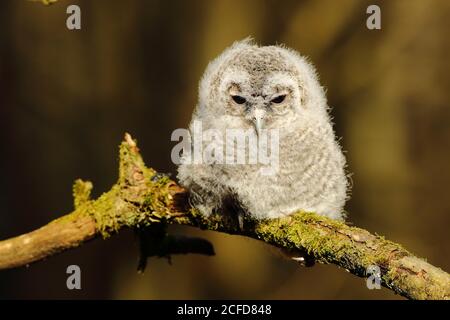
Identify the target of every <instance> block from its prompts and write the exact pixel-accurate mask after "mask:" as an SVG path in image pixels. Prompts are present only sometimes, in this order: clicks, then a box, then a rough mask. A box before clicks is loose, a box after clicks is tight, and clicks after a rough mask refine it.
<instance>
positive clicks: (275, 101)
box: [270, 94, 286, 103]
mask: <svg viewBox="0 0 450 320" xmlns="http://www.w3.org/2000/svg"><path fill="white" fill-rule="evenodd" d="M285 98H286V95H285V94H283V95H281V96H278V97H275V98H273V99H272V100H271V101H270V102H272V103H282V102H283V101H284V99H285Z"/></svg>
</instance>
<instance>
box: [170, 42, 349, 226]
mask: <svg viewBox="0 0 450 320" xmlns="http://www.w3.org/2000/svg"><path fill="white" fill-rule="evenodd" d="M328 109H329V108H328V105H327V101H326V97H325V93H324V90H323V88H322V87H321V85H320V84H319V81H318V79H317V75H316V71H315V69H314V67H313V66H312V65H311V64H310V63H309V62H308V61H307V60H306V59H305V58H304V57H302V56H300V55H299V54H298V53H297V52H295V51H293V50H291V49H287V48H283V47H279V46H266V47H259V46H257V45H255V44H253V43H252V42H251V41H250V40H244V41H241V42H236V43H234V44H233V45H232V46H231V47H230V48H228V49H226V50H225V51H224V52H223V53H222V54H221V55H220V56H219V57H217V58H216V59H215V60H213V61H212V62H211V63H210V64H209V65H208V67H207V69H206V71H205V74H204V75H203V78H202V80H201V82H200V86H199V102H198V105H197V107H196V109H195V111H194V113H193V116H192V122H191V130H192V124H193V123H194V121H200V122H201V123H202V126H203V130H205V129H214V130H217V131H218V132H220V133H224V135H225V131H226V130H227V129H231V128H233V129H239V128H241V129H245V130H253V132H255V133H256V134H258V137H259V135H261V132H263V131H261V130H272V129H274V130H278V131H277V132H279V159H278V165H279V168H278V170H277V171H276V172H275V173H274V174H272V175H262V174H261V170H260V168H261V165H260V164H237V165H228V164H223V163H212V164H211V163H210V164H206V163H203V164H182V165H180V166H179V168H178V179H179V181H180V183H181V184H182V185H183V186H184V187H186V188H188V189H189V190H190V192H191V195H192V202H193V204H194V205H195V206H196V207H197V208H198V209H199V210H200V211H201V212H202V213H203V214H205V215H209V214H210V213H212V212H213V211H215V210H217V211H218V212H220V211H221V210H223V207H224V206H225V205H226V203H225V202H227V201H229V200H230V199H231V200H232V202H234V203H235V204H238V207H239V208H240V211H241V212H243V213H245V214H249V215H252V216H253V217H256V218H277V217H280V216H284V215H288V214H291V213H294V212H297V211H299V210H304V211H310V212H316V213H318V214H321V215H325V216H328V217H331V218H334V219H340V220H341V219H344V211H343V207H344V204H345V201H346V199H347V196H348V181H347V176H346V172H345V166H346V162H345V158H344V156H343V154H342V151H341V148H340V146H339V145H338V143H337V142H336V138H335V134H334V131H333V128H332V123H331V120H330V117H329V115H328ZM259 139H262V138H261V137H260V138H259ZM258 141H259V140H258ZM202 143H206V142H202ZM258 146H259V145H258ZM238 211H239V210H238Z"/></svg>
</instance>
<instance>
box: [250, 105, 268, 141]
mask: <svg viewBox="0 0 450 320" xmlns="http://www.w3.org/2000/svg"><path fill="white" fill-rule="evenodd" d="M264 113H265V112H264V111H263V110H259V109H257V110H255V111H254V113H253V125H254V126H255V131H256V135H257V136H258V137H259V136H260V134H261V130H262V128H263V126H264Z"/></svg>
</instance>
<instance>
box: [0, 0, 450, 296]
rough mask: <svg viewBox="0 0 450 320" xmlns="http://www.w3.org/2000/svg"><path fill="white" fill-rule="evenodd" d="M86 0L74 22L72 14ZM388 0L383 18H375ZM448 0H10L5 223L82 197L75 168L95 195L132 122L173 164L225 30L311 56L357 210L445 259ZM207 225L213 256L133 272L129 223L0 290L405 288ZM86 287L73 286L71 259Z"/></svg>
mask: <svg viewBox="0 0 450 320" xmlns="http://www.w3.org/2000/svg"><path fill="white" fill-rule="evenodd" d="M70 4H78V5H79V6H80V7H81V12H82V29H81V30H80V31H69V30H68V29H67V28H66V18H67V14H66V8H67V6H68V5H70ZM370 4H378V5H380V7H381V11H382V30H380V31H376V30H373V31H370V30H368V29H367V28H366V18H367V16H368V15H367V14H366V8H367V6H368V5H370ZM449 18H450V2H449V1H446V0H433V1H422V0H414V1H410V0H395V1H385V2H380V1H360V0H345V1H333V0H324V1H312V0H310V1H298V0H290V1H289V0H288V1H276V0H272V1H267V0H266V1H263V0H252V1H250V0H247V1H238V0H235V1H231V0H215V1H206V0H190V1H163V0H159V1H157V0H149V1H146V0H127V1H107V0H96V1H89V0H86V1H75V0H70V1H68V0H60V1H59V2H57V3H56V4H54V5H52V6H43V5H41V4H40V3H35V2H30V1H26V0H14V1H13V0H6V1H1V2H0V130H1V131H0V137H1V138H0V139H1V142H0V148H1V149H0V154H1V156H0V168H1V179H0V239H5V238H8V237H11V236H15V235H18V234H21V233H24V232H28V231H31V230H32V229H35V228H37V227H39V226H41V225H43V224H45V223H47V222H48V221H50V220H51V219H54V218H56V217H58V216H60V215H62V214H64V213H67V212H70V211H71V210H72V197H71V186H72V183H73V181H74V180H75V179H76V178H83V179H89V180H91V181H93V183H94V196H98V195H100V194H101V193H102V192H104V191H107V190H108V189H109V187H110V186H111V185H112V184H113V183H114V182H115V180H116V177H117V164H118V163H117V158H118V153H117V151H118V150H117V149H118V148H117V146H118V144H119V142H120V141H121V139H122V137H123V134H124V132H125V131H128V132H130V133H132V135H133V136H134V137H136V138H137V139H138V141H139V146H140V148H141V151H142V153H143V156H144V159H145V160H146V163H147V164H148V165H149V166H152V167H154V168H156V169H157V170H159V171H162V172H172V173H174V174H175V172H176V168H175V166H174V165H173V164H172V163H171V161H170V151H171V148H172V147H173V145H174V143H172V142H171V141H170V134H171V132H172V131H173V130H174V129H175V128H180V127H186V126H187V124H188V121H189V118H190V114H191V112H192V110H193V107H194V105H195V103H196V96H197V84H198V81H199V79H200V77H201V75H202V72H203V70H204V68H205V67H206V65H207V63H208V61H209V60H211V59H212V58H214V57H215V56H216V55H218V54H219V53H220V52H221V51H222V50H223V49H224V48H225V47H227V46H229V45H230V44H231V43H232V42H233V41H235V40H239V39H243V38H245V37H247V36H249V35H250V36H253V37H254V38H255V40H256V41H257V42H258V43H260V44H275V43H284V44H286V45H287V46H289V47H292V48H294V49H296V50H298V51H300V52H301V53H303V54H305V55H307V56H309V57H310V58H311V61H312V62H313V63H314V64H315V65H316V66H317V69H318V72H319V74H320V76H321V82H322V84H323V85H324V86H325V87H326V88H327V91H328V98H329V103H330V105H331V106H332V107H333V110H332V113H333V117H334V119H335V122H336V131H337V133H338V135H339V136H342V137H343V139H342V143H343V145H344V148H345V149H346V150H347V157H348V161H349V168H350V170H351V171H352V172H353V173H354V174H353V181H354V187H353V195H352V199H351V201H349V203H348V205H347V210H348V211H349V221H350V222H351V223H353V224H355V225H357V226H360V227H363V228H367V229H368V230H370V231H372V232H376V233H378V234H383V235H385V236H386V237H387V238H389V239H391V240H393V241H397V242H400V243H402V244H403V245H404V246H406V247H407V248H408V249H410V250H411V251H412V252H414V253H415V254H417V255H419V256H422V257H426V258H427V259H428V261H429V262H430V263H432V264H434V265H436V266H440V267H442V268H443V269H444V270H447V271H449V270H450V248H449V246H448V245H449V235H448V229H449V222H450V219H449V212H450V201H449V191H450V170H449V163H450V108H449V102H450V62H449V54H448V52H449V51H450V41H449V36H448V32H449V29H450V19H449ZM171 231H172V232H177V233H188V234H196V235H201V236H204V237H207V238H208V239H210V240H211V241H212V242H213V243H214V245H215V248H216V252H217V255H216V256H215V257H203V256H198V255H188V256H175V257H174V258H173V264H172V265H169V264H168V263H167V262H166V260H162V259H159V260H158V259H152V260H150V261H149V266H148V268H147V270H146V273H145V274H144V275H138V274H137V273H136V266H137V252H138V250H137V241H136V238H135V236H134V234H133V232H132V231H130V230H128V231H125V232H121V233H120V234H119V235H117V236H114V237H112V238H111V239H110V240H108V241H101V240H97V241H94V242H91V243H89V244H86V245H84V246H82V247H80V248H77V249H75V250H71V251H69V252H65V253H63V254H61V255H58V256H55V257H52V258H50V259H48V260H46V261H44V262H40V263H37V264H34V265H32V266H30V267H29V268H20V269H16V270H7V271H0V298H27V299H28V298H39V299H46V298H83V299H91V298H102V299H103V298H125V299H156V298H174V299H177V298H255V299H260V298H262V299H265V298H274V299H299V298H305V299H316V298H324V299H346V298H347V299H348V298H350V299H352V298H355V299H377V298H382V299H398V298H399V297H398V296H396V295H394V294H393V293H392V292H390V291H388V290H386V289H382V290H368V289H367V288H366V285H365V280H364V279H360V278H356V277H354V276H352V275H350V274H348V273H347V272H345V271H344V270H341V269H338V268H337V267H335V266H324V265H316V266H315V267H313V268H307V269H305V268H299V267H298V266H297V265H295V264H294V263H291V262H290V261H285V260H283V259H281V258H279V257H278V256H276V255H274V254H273V253H272V252H271V250H270V249H268V247H267V246H265V245H263V244H261V243H259V242H257V241H252V240H250V239H246V238H239V237H233V236H228V235H224V234H217V233H213V232H201V231H198V230H194V229H190V228H181V227H174V228H172V229H171ZM70 264H77V265H79V266H80V267H81V270H82V290H79V291H77V290H74V291H69V290H67V288H66V277H67V275H66V273H65V272H66V268H67V266H68V265H70Z"/></svg>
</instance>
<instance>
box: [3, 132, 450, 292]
mask: <svg viewBox="0 0 450 320" xmlns="http://www.w3.org/2000/svg"><path fill="white" fill-rule="evenodd" d="M91 188H92V184H91V183H90V182H83V181H81V180H77V181H76V182H75V184H74V188H73V193H74V203H75V210H74V211H73V212H72V213H70V214H68V215H65V216H63V217H61V218H59V219H56V220H54V221H52V222H50V223H49V224H47V225H46V226H44V227H42V228H40V229H38V230H35V231H33V232H30V233H28V234H24V235H21V236H18V237H15V238H11V239H8V240H3V241H0V269H7V268H15V267H19V266H23V265H28V264H30V263H32V262H35V261H39V260H41V259H44V258H46V257H49V256H51V255H54V254H56V253H58V252H61V251H63V250H66V249H69V248H73V247H77V246H79V245H81V244H82V243H84V242H86V241H88V240H90V239H93V238H95V237H97V236H100V235H101V236H103V237H104V238H107V237H109V236H110V235H111V234H113V233H116V232H118V231H119V230H120V229H122V228H127V227H128V228H130V227H131V228H145V227H148V226H155V225H158V224H180V225H189V226H194V227H198V228H201V229H207V230H214V231H219V232H226V233H229V234H238V235H243V236H247V237H251V238H254V239H259V240H261V241H264V242H266V243H268V244H271V245H274V246H277V247H280V248H284V249H288V250H301V251H304V252H306V253H307V254H309V255H311V256H312V257H313V258H314V259H315V260H316V261H317V262H320V263H332V264H335V265H337V266H339V267H342V268H344V269H347V270H348V271H349V272H351V273H352V274H354V275H357V276H359V277H366V270H367V268H369V267H370V266H372V265H375V266H378V267H379V268H380V270H381V281H382V284H383V285H384V286H385V287H387V288H390V289H392V290H393V291H395V292H396V293H398V294H400V295H402V296H405V297H407V298H410V299H449V298H450V276H449V275H448V274H447V273H446V272H444V271H443V270H441V269H439V268H436V267H434V266H432V265H431V264H429V263H427V262H425V261H424V260H422V259H420V258H417V257H415V256H414V255H412V254H411V253H409V252H408V251H407V250H406V249H404V248H403V247H402V246H401V245H399V244H396V243H393V242H391V241H388V240H385V239H384V238H383V237H381V236H378V235H373V234H371V233H369V232H368V231H366V230H364V229H360V228H356V227H350V226H348V225H346V224H344V223H342V222H338V221H335V220H331V219H328V218H326V217H322V216H318V215H316V214H313V213H306V212H300V213H296V214H293V215H291V216H288V217H285V218H281V219H273V220H261V221H256V220H252V219H251V218H246V219H245V220H244V224H243V227H242V228H241V227H239V226H238V225H236V223H235V221H232V220H231V218H230V217H227V216H223V215H213V216H211V217H209V218H205V217H204V216H202V215H200V214H199V213H198V212H197V211H196V210H195V209H193V208H191V207H190V206H189V204H188V194H187V191H186V190H184V189H183V188H181V187H180V186H179V185H177V184H176V183H175V182H174V181H172V180H170V179H169V178H168V177H167V176H164V175H159V174H157V172H156V171H154V170H153V169H151V168H147V167H146V166H145V164H144V162H143V160H142V158H141V156H140V154H139V150H138V148H137V145H136V142H135V141H134V140H133V139H132V138H131V137H130V135H128V134H126V135H125V140H124V141H123V142H122V144H121V146H120V164H119V179H118V181H117V183H116V184H115V185H114V186H113V187H112V188H111V189H110V190H109V191H108V192H106V193H104V194H103V195H102V196H100V197H99V198H98V199H96V200H91V199H90V197H89V195H90V190H91Z"/></svg>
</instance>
